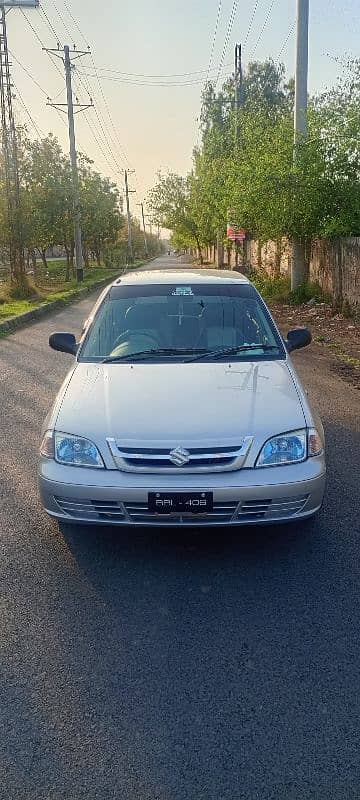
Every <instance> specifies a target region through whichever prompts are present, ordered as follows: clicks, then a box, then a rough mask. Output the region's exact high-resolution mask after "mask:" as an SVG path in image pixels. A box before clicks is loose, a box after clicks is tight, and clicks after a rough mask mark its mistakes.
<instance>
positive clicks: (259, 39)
mask: <svg viewBox="0 0 360 800" xmlns="http://www.w3.org/2000/svg"><path fill="white" fill-rule="evenodd" d="M275 2H276V0H271V3H270V5H269V8H268V10H267V14H266V16H265V19H264V22H263V26H262V28H261V30H260V33H259V36H258V38H257V40H256V43H255V45H254V47H253V49H252V51H251V54H250V58H252V57H253V55H254V53H255V51H256V49H257V47H258V45H259V43H260V41H261V39H262V36H263V33H264V31H265V28H266V26H267V24H268V22H269V19H270V15H271V12H272V10H273V7H274V5H275Z"/></svg>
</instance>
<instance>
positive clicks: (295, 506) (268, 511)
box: [237, 495, 309, 522]
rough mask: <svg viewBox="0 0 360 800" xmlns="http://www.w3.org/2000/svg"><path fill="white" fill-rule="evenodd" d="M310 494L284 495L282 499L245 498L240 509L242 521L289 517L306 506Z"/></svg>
mask: <svg viewBox="0 0 360 800" xmlns="http://www.w3.org/2000/svg"><path fill="white" fill-rule="evenodd" d="M308 497H309V495H302V496H301V497H284V498H282V499H280V500H245V501H244V502H243V503H242V504H241V507H240V509H239V511H238V514H237V516H238V519H239V520H241V521H242V522H255V521H256V520H257V519H258V520H261V519H287V518H289V517H293V516H294V515H295V514H298V513H299V511H301V510H302V509H303V508H304V505H305V503H306V501H307V499H308Z"/></svg>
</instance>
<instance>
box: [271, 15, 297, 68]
mask: <svg viewBox="0 0 360 800" xmlns="http://www.w3.org/2000/svg"><path fill="white" fill-rule="evenodd" d="M295 27H296V19H295V20H294V22H293V24H292V25H291V28H290V30H289V33H288V34H287V36H286V39H285V40H284V42H283V45H282V48H281V50H280V51H279V53H278V55H277V59H276V60H277V61H280V58H281V56H282V54H283V52H284V50H285V47H286V45H287V43H288V41H289V39H290V37H291V35H292V34H293V33H294V30H295Z"/></svg>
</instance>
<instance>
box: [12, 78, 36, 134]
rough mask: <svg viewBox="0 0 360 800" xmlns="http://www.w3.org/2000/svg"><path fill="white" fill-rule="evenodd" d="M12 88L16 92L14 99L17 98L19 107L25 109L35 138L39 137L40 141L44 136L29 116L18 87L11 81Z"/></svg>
mask: <svg viewBox="0 0 360 800" xmlns="http://www.w3.org/2000/svg"><path fill="white" fill-rule="evenodd" d="M13 86H14V89H15V91H16V95H15V99H17V98H18V99H19V101H20V103H21V105H22V106H23V108H24V109H25V111H26V113H27V115H28V117H29V120H30V122H31V124H32V126H33V128H34V130H35V131H36V134H37V136H38V137H39V139H41V137H42V136H44V132H43V131H41V130H40V128H39V127H38V125H37V124H36V122H35V120H34V118H33V117H32V116H31V114H30V111H29V109H28V107H27V105H26V103H25V100H24V98H23V97H22V94H21V92H20V90H19V89H18V87H17V86H16V83H15V81H14V80H13Z"/></svg>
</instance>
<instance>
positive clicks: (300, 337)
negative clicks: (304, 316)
mask: <svg viewBox="0 0 360 800" xmlns="http://www.w3.org/2000/svg"><path fill="white" fill-rule="evenodd" d="M311 339H312V336H311V333H310V331H309V330H308V328H294V329H293V330H292V331H289V332H288V335H287V340H286V342H285V345H286V349H287V351H288V353H291V352H292V351H293V350H301V348H302V347H307V346H308V344H310V342H311Z"/></svg>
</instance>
